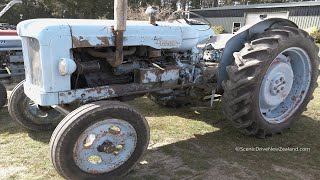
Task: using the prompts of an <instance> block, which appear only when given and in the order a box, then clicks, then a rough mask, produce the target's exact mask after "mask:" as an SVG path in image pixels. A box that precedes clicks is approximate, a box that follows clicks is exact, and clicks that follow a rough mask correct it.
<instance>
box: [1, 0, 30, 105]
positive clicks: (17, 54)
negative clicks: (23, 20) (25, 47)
mask: <svg viewBox="0 0 320 180" xmlns="http://www.w3.org/2000/svg"><path fill="white" fill-rule="evenodd" d="M21 3H22V1H20V0H12V1H10V2H9V3H8V4H6V5H5V7H4V8H3V9H2V10H1V12H0V17H2V16H3V15H4V14H5V13H6V12H7V11H8V10H9V9H10V8H11V7H12V6H14V5H15V4H21ZM22 79H24V66H23V56H22V47H21V39H20V37H19V36H18V34H17V31H16V30H15V26H12V25H9V24H7V23H0V109H1V108H2V107H3V106H4V105H5V103H6V102H7V90H6V88H5V86H4V85H3V84H2V82H3V81H6V82H7V83H15V82H20V81H21V80H22Z"/></svg>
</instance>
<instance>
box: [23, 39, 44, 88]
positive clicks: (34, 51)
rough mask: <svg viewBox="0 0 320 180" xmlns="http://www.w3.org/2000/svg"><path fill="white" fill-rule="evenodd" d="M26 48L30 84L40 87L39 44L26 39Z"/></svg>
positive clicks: (35, 40) (33, 40)
mask: <svg viewBox="0 0 320 180" xmlns="http://www.w3.org/2000/svg"><path fill="white" fill-rule="evenodd" d="M27 47H28V58H29V62H30V71H26V73H27V72H29V73H30V77H31V80H32V84H34V85H39V86H40V85H41V84H42V71H41V62H40V44H39V41H38V40H37V39H35V38H28V39H27Z"/></svg>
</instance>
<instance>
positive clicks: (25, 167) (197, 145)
mask: <svg viewBox="0 0 320 180" xmlns="http://www.w3.org/2000/svg"><path fill="white" fill-rule="evenodd" d="M129 104H131V105H132V106H134V107H135V108H136V109H138V110H139V111H140V112H141V113H142V114H144V115H145V116H146V118H147V120H148V122H149V124H150V127H151V142H150V146H149V149H148V151H147V152H146V154H145V156H144V157H143V159H142V163H139V164H138V165H137V166H136V167H135V168H134V169H133V171H132V172H131V173H130V174H129V175H128V176H126V177H125V178H124V179H183V178H187V179H317V177H320V134H319V129H320V111H319V109H320V89H317V90H316V92H315V99H314V100H313V101H312V102H311V103H310V104H309V107H308V111H306V112H305V113H304V114H303V115H302V116H301V117H300V120H299V121H297V123H295V125H294V126H293V127H292V128H291V129H290V130H288V131H286V132H285V134H283V135H277V136H275V137H272V138H268V139H257V138H254V137H247V136H244V135H242V134H241V133H239V132H238V131H237V130H236V129H234V128H233V127H231V125H230V124H229V123H228V122H227V121H226V120H225V118H224V117H223V116H222V114H221V105H220V103H218V102H217V103H216V104H215V106H216V107H215V109H210V108H203V107H197V108H182V109H168V108H162V107H159V106H158V105H156V104H154V103H153V102H151V101H150V100H148V99H147V98H139V99H137V100H135V101H134V102H130V103H129ZM51 133H52V132H30V131H27V130H24V129H23V128H21V127H20V126H18V125H16V124H15V123H13V122H12V121H11V120H10V117H9V115H8V112H7V110H6V109H5V108H4V109H2V110H1V111H0V157H1V158H0V179H61V177H60V176H59V175H58V174H57V173H56V171H55V170H54V168H53V166H52V165H51V162H50V160H49V154H48V151H49V147H48V142H49V139H50V136H51ZM236 147H302V148H304V147H306V148H310V149H311V151H310V152H237V151H235V148H236Z"/></svg>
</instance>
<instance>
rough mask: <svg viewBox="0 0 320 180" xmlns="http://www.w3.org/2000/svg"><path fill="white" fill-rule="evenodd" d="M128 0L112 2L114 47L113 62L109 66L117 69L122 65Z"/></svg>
mask: <svg viewBox="0 0 320 180" xmlns="http://www.w3.org/2000/svg"><path fill="white" fill-rule="evenodd" d="M127 11H128V0H115V1H114V20H115V22H116V24H115V26H114V36H115V45H116V54H115V56H116V57H115V61H114V62H113V63H112V64H111V65H112V66H113V67H117V66H119V65H121V64H122V63H123V34H124V31H125V30H126V25H127V14H128V12H127Z"/></svg>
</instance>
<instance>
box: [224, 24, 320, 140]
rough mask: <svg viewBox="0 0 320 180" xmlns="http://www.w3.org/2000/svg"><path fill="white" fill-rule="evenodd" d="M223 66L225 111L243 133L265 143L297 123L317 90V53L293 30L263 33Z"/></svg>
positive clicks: (311, 43)
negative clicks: (254, 136)
mask: <svg viewBox="0 0 320 180" xmlns="http://www.w3.org/2000/svg"><path fill="white" fill-rule="evenodd" d="M256 37H257V38H256V39H254V40H252V41H251V42H250V43H247V44H246V45H245V47H244V48H243V49H242V50H241V51H240V52H238V53H234V57H235V61H234V63H233V64H232V65H230V66H228V67H227V73H228V80H226V81H224V82H223V84H222V85H223V88H224V94H223V96H222V104H223V111H224V114H225V115H226V117H227V119H229V120H230V121H231V123H232V124H233V125H234V126H235V127H236V128H238V129H240V130H241V131H242V132H245V133H246V134H249V135H256V136H258V137H261V138H264V137H266V136H272V135H274V134H278V133H282V132H283V130H285V129H288V128H289V127H290V126H291V125H292V123H293V122H294V121H295V120H297V119H298V118H299V117H300V115H301V114H302V112H303V111H304V110H305V109H306V106H307V104H308V103H309V101H310V100H311V99H313V96H312V94H313V92H314V90H315V88H316V87H317V86H318V84H317V78H318V75H319V73H318V66H319V57H318V52H319V48H318V47H317V46H316V45H315V43H314V40H313V38H312V37H310V36H309V35H308V34H307V33H306V32H304V31H302V30H300V29H297V28H292V27H280V28H275V29H271V30H268V31H265V32H263V33H261V34H259V35H257V36H256Z"/></svg>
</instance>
